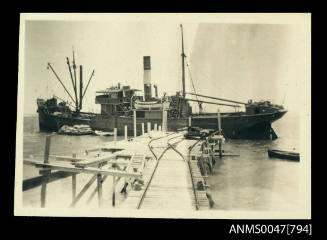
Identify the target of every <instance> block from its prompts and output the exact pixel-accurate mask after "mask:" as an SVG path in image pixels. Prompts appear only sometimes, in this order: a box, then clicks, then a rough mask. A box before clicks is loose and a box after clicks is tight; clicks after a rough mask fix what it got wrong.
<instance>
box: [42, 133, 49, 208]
mask: <svg viewBox="0 0 327 240" xmlns="http://www.w3.org/2000/svg"><path fill="white" fill-rule="evenodd" d="M50 144H51V135H47V136H46V138H45V149H44V159H43V162H44V163H45V164H48V163H49V154H50ZM50 171H51V170H48V169H47V170H43V171H41V170H40V173H41V174H42V175H43V176H44V179H43V181H42V185H41V208H44V207H45V200H46V189H47V182H48V178H49V174H50Z"/></svg>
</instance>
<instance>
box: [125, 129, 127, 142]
mask: <svg viewBox="0 0 327 240" xmlns="http://www.w3.org/2000/svg"><path fill="white" fill-rule="evenodd" d="M125 141H127V125H125Z"/></svg>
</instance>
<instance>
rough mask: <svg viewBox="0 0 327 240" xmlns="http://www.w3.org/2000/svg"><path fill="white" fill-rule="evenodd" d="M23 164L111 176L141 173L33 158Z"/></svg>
mask: <svg viewBox="0 0 327 240" xmlns="http://www.w3.org/2000/svg"><path fill="white" fill-rule="evenodd" d="M24 164H28V165H34V166H35V167H39V168H43V167H49V168H51V169H54V170H61V171H66V172H73V173H75V172H77V173H81V172H83V173H87V174H98V173H99V174H102V175H111V176H121V177H134V178H140V177H141V176H142V175H141V174H140V173H132V172H131V173H128V172H125V171H119V170H106V169H99V168H94V167H86V168H76V167H75V166H73V165H68V164H66V165H64V164H57V163H42V162H38V161H33V160H27V159H26V160H24Z"/></svg>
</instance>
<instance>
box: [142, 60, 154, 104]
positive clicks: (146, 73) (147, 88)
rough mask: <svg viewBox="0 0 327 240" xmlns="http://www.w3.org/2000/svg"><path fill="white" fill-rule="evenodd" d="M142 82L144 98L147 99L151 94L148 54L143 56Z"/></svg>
mask: <svg viewBox="0 0 327 240" xmlns="http://www.w3.org/2000/svg"><path fill="white" fill-rule="evenodd" d="M143 67H144V75H143V83H144V100H145V101H149V100H150V99H151V98H152V94H151V62H150V56H144V57H143Z"/></svg>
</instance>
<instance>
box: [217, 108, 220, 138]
mask: <svg viewBox="0 0 327 240" xmlns="http://www.w3.org/2000/svg"><path fill="white" fill-rule="evenodd" d="M217 117H218V131H219V134H221V117H220V110H219V108H218V116H217Z"/></svg>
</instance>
